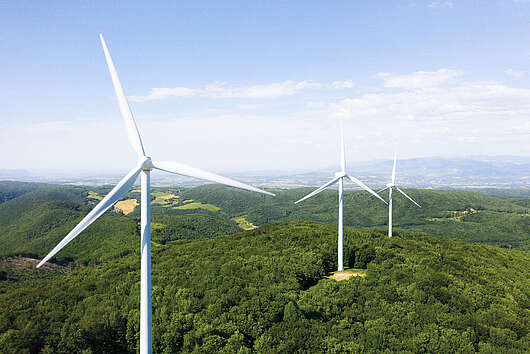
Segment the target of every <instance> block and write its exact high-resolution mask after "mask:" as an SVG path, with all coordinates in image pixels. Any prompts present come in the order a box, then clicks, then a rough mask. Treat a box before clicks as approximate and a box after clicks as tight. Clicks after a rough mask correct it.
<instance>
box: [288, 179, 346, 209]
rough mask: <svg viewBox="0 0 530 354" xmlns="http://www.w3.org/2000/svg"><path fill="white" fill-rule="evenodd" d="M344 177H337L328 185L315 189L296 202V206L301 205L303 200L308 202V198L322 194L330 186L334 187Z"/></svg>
mask: <svg viewBox="0 0 530 354" xmlns="http://www.w3.org/2000/svg"><path fill="white" fill-rule="evenodd" d="M341 178H342V177H335V178H333V179H332V180H331V181H329V182H327V183H326V184H324V185H322V186H320V187H318V188H317V189H315V190H314V191H313V192H311V193H309V194H308V195H306V196H305V197H303V198H302V199H299V200H297V201H296V202H294V203H295V204H298V203H300V202H301V201H303V200H306V199H307V198H311V197H312V196H314V195H315V194H318V193H320V192H322V191H323V190H324V189H326V188H328V187H329V186H331V185H333V184H334V183H336V182H337V181H338V180H339V179H341Z"/></svg>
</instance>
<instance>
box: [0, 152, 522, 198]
mask: <svg viewBox="0 0 530 354" xmlns="http://www.w3.org/2000/svg"><path fill="white" fill-rule="evenodd" d="M337 169H338V166H332V167H327V168H324V169H315V170H312V171H290V172H289V171H263V172H256V171H253V172H249V173H246V172H245V173H242V172H233V173H225V174H228V175H230V176H235V177H237V178H239V179H241V180H242V181H245V182H248V183H253V184H256V185H257V186H262V187H272V188H293V187H304V186H316V185H320V184H323V183H325V182H326V181H327V180H329V179H330V178H331V177H332V173H334V172H335V171H336V170H337ZM347 170H348V172H350V173H351V174H352V175H354V176H356V177H358V178H360V177H362V179H363V181H364V182H365V183H367V184H370V185H375V186H383V185H385V184H386V183H388V182H389V178H390V174H391V171H392V160H391V159H388V160H374V161H368V162H355V161H351V162H347ZM124 174H125V171H124V172H121V173H105V174H103V175H102V176H98V175H95V174H93V173H91V174H82V173H76V175H69V174H68V173H67V172H61V173H59V172H56V173H54V174H50V173H43V172H30V171H25V170H0V180H2V179H9V180H19V181H29V182H49V183H63V184H85V185H101V184H106V183H109V184H112V183H116V182H117V181H118V180H119V179H120V178H122V177H123V175H124ZM397 180H398V182H399V183H401V184H402V185H405V186H408V187H415V188H435V189H440V188H451V187H452V188H506V189H526V190H530V157H514V156H504V157H488V156H484V157H472V158H441V157H427V158H412V159H402V160H398V168H397ZM152 182H153V184H154V185H158V186H171V185H175V184H179V185H181V186H187V187H192V186H197V185H201V184H204V182H201V181H198V180H193V179H189V178H185V177H180V176H174V175H170V174H153V176H152Z"/></svg>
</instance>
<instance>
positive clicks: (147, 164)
mask: <svg viewBox="0 0 530 354" xmlns="http://www.w3.org/2000/svg"><path fill="white" fill-rule="evenodd" d="M140 163H141V164H142V170H143V171H151V170H152V169H153V167H154V166H153V161H151V157H150V156H143V158H140Z"/></svg>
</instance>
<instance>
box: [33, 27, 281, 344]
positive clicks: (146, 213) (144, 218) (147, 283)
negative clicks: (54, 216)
mask: <svg viewBox="0 0 530 354" xmlns="http://www.w3.org/2000/svg"><path fill="white" fill-rule="evenodd" d="M99 38H100V40H101V45H102V46H103V51H104V53H105V59H106V61H107V65H108V67H109V72H110V76H111V78H112V83H113V85H114V91H115V92H116V96H117V97H118V104H119V106H120V112H121V115H122V117H123V121H124V123H125V127H126V130H127V134H128V136H129V141H130V143H131V145H132V146H133V148H134V150H135V151H136V154H137V155H138V163H137V164H136V166H135V167H134V168H133V169H132V170H131V171H130V172H129V173H128V174H127V175H126V176H125V177H124V178H123V179H122V180H121V181H120V182H119V183H118V184H117V185H116V186H115V187H114V188H113V189H112V190H111V191H110V193H109V194H107V195H106V196H105V198H103V199H102V200H101V201H100V202H99V203H98V204H97V205H96V206H95V207H94V209H92V211H90V213H88V215H87V216H85V218H84V219H83V220H81V222H80V223H79V224H77V226H76V227H75V228H74V229H73V230H72V231H70V233H69V234H68V235H66V237H65V238H64V239H63V240H62V241H61V242H59V244H58V245H57V246H55V248H54V249H53V250H52V251H51V252H50V253H49V254H48V255H47V256H46V257H45V258H44V259H43V260H42V261H41V262H40V263H39V264H38V265H37V268H39V267H40V266H42V265H43V264H44V263H46V262H47V261H48V260H49V259H50V258H51V257H53V256H54V255H55V254H56V253H57V252H59V251H60V250H61V249H62V248H63V247H64V246H66V245H67V244H68V243H69V242H70V241H72V240H73V239H74V238H75V237H76V236H77V235H79V234H80V233H81V232H82V231H83V230H84V229H86V228H87V227H88V226H89V225H90V224H92V223H93V222H94V221H95V220H96V219H97V218H99V217H100V216H101V215H103V213H104V212H105V211H106V210H108V209H109V208H110V207H111V206H112V205H114V203H116V202H117V201H118V200H120V198H121V197H123V196H124V195H125V194H126V193H127V192H129V191H130V190H131V188H132V186H133V184H134V182H135V181H136V178H137V177H138V175H140V176H141V188H142V192H141V249H140V251H141V286H140V287H141V290H140V294H141V295H140V353H151V352H152V333H151V331H152V328H151V326H152V323H151V205H150V201H151V195H150V192H151V191H150V188H151V179H150V173H151V170H152V169H158V170H162V171H166V172H171V173H175V174H178V175H183V176H189V177H195V178H200V179H203V180H208V181H212V182H216V183H221V184H225V185H227V186H232V187H236V188H241V189H246V190H249V191H253V192H259V193H263V194H268V195H272V196H274V194H272V193H269V192H266V191H264V190H261V189H258V188H255V187H252V186H249V185H247V184H243V183H240V182H237V181H234V180H232V179H229V178H226V177H222V176H219V175H216V174H213V173H210V172H206V171H202V170H199V169H197V168H194V167H190V166H187V165H184V164H181V163H177V162H165V161H152V160H151V158H150V157H149V156H147V155H146V154H145V151H144V147H143V145H142V139H141V138H140V133H139V132H138V127H137V126H136V122H135V121H134V118H133V115H132V112H131V109H130V107H129V104H128V102H127V99H126V97H125V93H124V92H123V88H122V86H121V83H120V80H119V78H118V73H117V72H116V68H115V67H114V64H113V63H112V59H111V57H110V54H109V50H108V48H107V45H106V44H105V40H104V39H103V36H102V35H101V34H100V35H99Z"/></svg>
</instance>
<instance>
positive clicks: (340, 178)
mask: <svg viewBox="0 0 530 354" xmlns="http://www.w3.org/2000/svg"><path fill="white" fill-rule="evenodd" d="M346 177H347V178H349V179H350V180H351V181H352V182H353V183H356V184H358V185H359V186H360V187H361V188H363V189H364V190H366V191H368V192H370V193H372V194H373V195H375V196H376V197H377V198H379V199H381V201H383V203H385V204H386V202H385V201H384V200H383V198H381V197H380V196H379V195H378V194H377V193H376V192H374V191H373V190H371V189H370V188H369V187H368V186H367V185H365V184H364V183H363V182H361V181H359V180H358V179H357V178H355V177H352V176H350V175H348V174H347V173H346V161H345V157H344V128H343V126H342V121H341V125H340V171H339V172H335V177H334V178H333V179H332V180H331V181H329V182H327V183H326V184H324V185H323V186H321V187H319V188H318V189H316V190H314V191H313V192H311V193H309V194H308V195H306V196H305V197H303V198H302V199H300V200H297V201H296V202H294V203H295V204H298V203H300V202H301V201H303V200H306V199H307V198H310V197H312V196H314V195H315V194H318V193H320V192H322V191H323V190H324V189H326V188H328V187H331V186H332V185H334V184H335V183H336V182H339V233H338V246H337V248H338V250H337V254H338V256H337V257H338V270H339V271H340V270H344V262H343V246H342V189H343V179H344V178H346Z"/></svg>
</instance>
